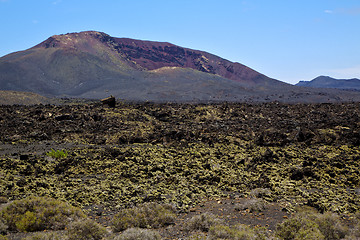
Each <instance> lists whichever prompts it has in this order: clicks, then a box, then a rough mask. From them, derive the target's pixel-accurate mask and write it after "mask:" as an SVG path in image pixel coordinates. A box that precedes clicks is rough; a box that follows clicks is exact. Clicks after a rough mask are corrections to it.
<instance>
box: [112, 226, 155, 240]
mask: <svg viewBox="0 0 360 240" xmlns="http://www.w3.org/2000/svg"><path fill="white" fill-rule="evenodd" d="M140 239H141V240H160V239H161V236H160V234H159V233H158V232H156V231H154V230H150V229H142V228H129V229H126V230H125V231H124V232H123V233H121V234H120V235H118V236H116V237H115V238H114V240H140Z"/></svg>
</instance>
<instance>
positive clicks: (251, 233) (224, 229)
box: [208, 224, 271, 240]
mask: <svg viewBox="0 0 360 240" xmlns="http://www.w3.org/2000/svg"><path fill="white" fill-rule="evenodd" d="M208 239H209V240H217V239H232V240H252V239H257V240H265V239H271V236H269V234H268V233H267V231H266V229H265V228H259V229H253V228H251V227H249V226H246V225H243V224H240V225H237V226H232V227H229V226H225V225H215V226H212V227H211V228H210V230H209V237H208Z"/></svg>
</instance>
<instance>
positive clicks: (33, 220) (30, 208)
mask: <svg viewBox="0 0 360 240" xmlns="http://www.w3.org/2000/svg"><path fill="white" fill-rule="evenodd" d="M0 216H1V217H2V218H3V219H4V220H5V222H6V224H7V225H8V227H9V230H10V231H21V232H34V231H42V230H45V229H51V230H61V229H64V228H65V226H66V225H67V224H69V222H71V221H73V220H77V219H80V218H84V217H85V214H84V213H83V212H82V211H81V210H80V209H78V208H75V207H72V206H71V205H69V204H67V203H64V202H61V201H58V200H55V199H51V198H45V197H29V198H25V199H22V200H16V201H13V202H12V203H10V204H9V205H8V206H6V207H4V208H3V209H2V210H1V212H0Z"/></svg>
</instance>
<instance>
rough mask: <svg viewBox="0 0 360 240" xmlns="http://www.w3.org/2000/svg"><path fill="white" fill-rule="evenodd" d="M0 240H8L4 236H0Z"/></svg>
mask: <svg viewBox="0 0 360 240" xmlns="http://www.w3.org/2000/svg"><path fill="white" fill-rule="evenodd" d="M0 240H8V238H7V237H6V236H3V235H0Z"/></svg>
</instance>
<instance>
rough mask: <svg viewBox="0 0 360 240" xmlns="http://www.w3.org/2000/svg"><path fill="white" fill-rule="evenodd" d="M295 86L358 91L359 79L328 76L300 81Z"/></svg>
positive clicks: (359, 86) (359, 89)
mask: <svg viewBox="0 0 360 240" xmlns="http://www.w3.org/2000/svg"><path fill="white" fill-rule="evenodd" d="M296 86H302V87H313V88H335V89H342V90H356V91H360V79H357V78H351V79H336V78H332V77H329V76H319V77H316V78H314V79H313V80H311V81H300V82H298V83H297V84H296Z"/></svg>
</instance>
